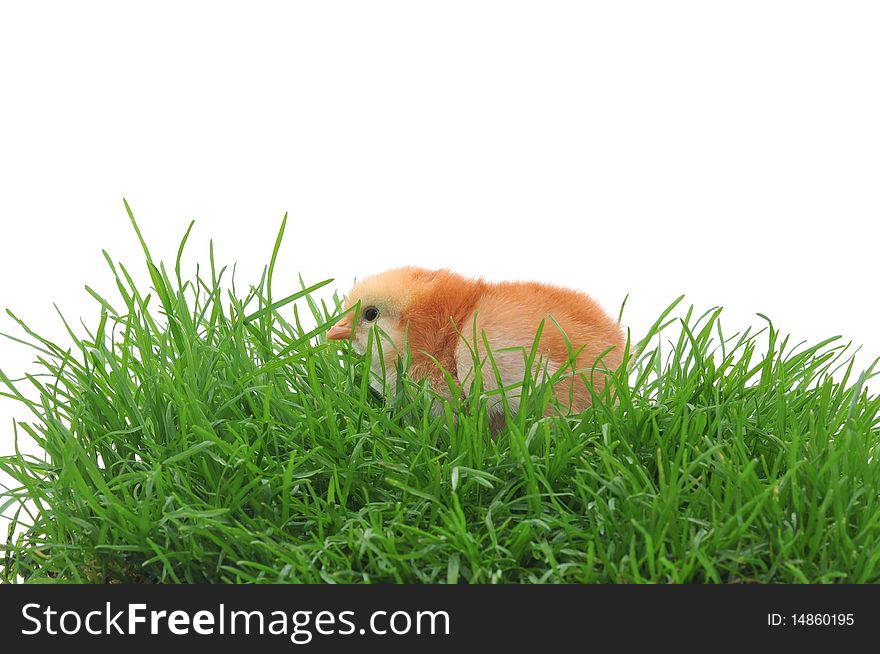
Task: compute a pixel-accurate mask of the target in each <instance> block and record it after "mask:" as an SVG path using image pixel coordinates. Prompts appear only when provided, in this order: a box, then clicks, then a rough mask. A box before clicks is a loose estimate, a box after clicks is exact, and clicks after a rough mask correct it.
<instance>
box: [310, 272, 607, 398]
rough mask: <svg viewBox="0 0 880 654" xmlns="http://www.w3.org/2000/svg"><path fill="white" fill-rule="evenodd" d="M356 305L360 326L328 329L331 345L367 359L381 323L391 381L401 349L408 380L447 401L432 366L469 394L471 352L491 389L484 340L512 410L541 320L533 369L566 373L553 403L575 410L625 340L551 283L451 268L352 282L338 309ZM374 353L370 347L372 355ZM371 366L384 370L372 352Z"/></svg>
mask: <svg viewBox="0 0 880 654" xmlns="http://www.w3.org/2000/svg"><path fill="white" fill-rule="evenodd" d="M358 304H359V305H360V310H359V315H358V316H357V320H355V316H354V315H353V313H349V314H348V315H346V316H345V317H344V318H343V319H342V320H341V321H340V322H339V323H337V324H336V325H335V326H334V327H332V328H331V329H330V331H329V332H328V333H327V338H328V339H348V338H351V339H352V343H353V345H354V347H355V349H356V350H357V351H359V352H361V353H364V352H365V351H366V349H367V343H368V335H369V331H370V329H371V328H373V327H374V326H378V327H379V328H380V330H381V331H382V332H384V334H385V336H384V337H383V341H382V344H381V345H382V347H381V351H382V356H383V358H384V363H385V370H386V376H389V377H391V379H390V380H389V381H391V382H393V375H394V371H395V369H396V366H395V364H396V360H397V358H398V357H399V356H401V355H402V354H403V351H404V350H403V348H404V347H405V346H406V344H408V345H409V350H410V353H411V363H410V368H409V374H410V376H411V377H412V378H413V379H416V380H421V379H428V380H429V381H430V383H431V386H432V388H434V390H436V391H437V392H439V393H441V394H446V395H447V396H448V384H447V382H446V380H445V378H444V375H443V373H442V371H441V370H440V369H439V368H438V366H437V364H436V363H435V361H434V360H435V359H436V361H437V362H439V363H440V365H441V366H443V368H444V369H445V370H446V371H447V372H449V373H450V374H451V375H452V376H453V377H454V378H455V379H456V381H457V382H458V383H459V385H460V386H461V387H462V388H463V389H465V390H466V389H467V388H469V386H470V384H471V383H473V379H474V368H475V363H474V361H475V357H474V355H473V354H472V352H476V354H477V360H478V361H479V364H477V365H479V366H480V369H481V371H482V378H483V388H484V389H485V390H487V391H492V390H496V389H497V388H498V383H497V382H498V380H497V378H496V374H495V369H494V368H493V366H492V364H491V363H490V362H489V361H488V357H487V356H486V351H485V350H486V346H485V342H484V338H485V341H486V342H488V344H489V350H490V352H491V354H492V357H493V359H494V362H495V367H497V369H498V376H499V377H500V379H501V382H502V385H503V386H504V390H505V393H506V395H507V398H508V402H509V406H510V408H511V410H512V411H514V412H515V411H516V410H517V409H518V407H519V395H518V392H517V390H516V387H517V385H520V386H521V384H522V380H523V377H524V375H525V370H526V365H527V364H526V357H525V355H527V354H528V353H529V352H530V351H531V348H532V346H533V344H534V341H535V336H536V333H537V330H538V328H539V326H540V324H541V323H542V321H543V322H544V328H543V331H542V333H541V338H540V342H539V344H538V360H537V361H536V363H535V366H534V367H535V372H537V373H538V374H541V371H543V370H546V371H547V372H548V373H550V374H552V373H554V372H555V371H557V370H559V369H561V368H566V370H565V371H564V374H563V375H562V376H561V379H560V380H559V381H558V382H557V383H556V385H555V390H556V394H557V397H558V399H559V401H560V402H561V403H562V404H563V405H564V406H565V407H566V408H568V409H570V410H572V411H580V410H582V409H584V408H585V407H587V406H589V404H590V400H591V397H592V396H591V394H590V391H589V388H588V386H587V384H588V383H590V384H592V386H593V388H594V389H595V391H596V392H598V391H601V389H602V387H603V385H604V381H605V372H606V370H615V369H616V368H617V367H618V366H619V365H620V362H621V358H622V356H623V345H624V338H623V333H622V330H621V327H620V324H619V323H618V322H617V321H616V320H614V319H612V318H611V317H610V316H609V315H608V314H607V313H605V311H603V310H602V308H601V307H600V306H599V305H598V304H597V303H596V302H595V301H594V300H593V299H591V298H590V297H589V296H587V295H586V294H584V293H580V292H578V291H574V290H571V289H567V288H560V287H557V286H551V285H549V284H541V283H537V282H501V283H492V282H487V281H484V280H483V279H469V278H466V277H463V276H462V275H458V274H456V273H453V272H451V271H448V270H425V269H422V268H415V267H406V268H397V269H394V270H389V271H387V272H384V273H379V274H377V275H373V276H372V277H367V278H366V279H364V280H363V281H361V282H360V283H358V284H356V285H355V287H354V288H352V290H351V292H350V293H349V294H348V296H347V297H346V303H345V308H346V310H349V309H351V308H352V307H354V306H356V305H358ZM557 324H558V326H557ZM560 328H561V329H560ZM475 330H476V331H475ZM475 334H476V341H475V339H474V335H475ZM484 335H485V336H484ZM566 338H567V339H568V341H569V344H570V349H569V345H566ZM378 351H379V348H378V347H374V354H378ZM569 352H572V353H574V354H577V356H576V361H575V363H574V366H571V365H570V364H569V363H568V362H569V359H570V354H569ZM373 368H374V370H375V371H376V372H379V371H380V370H381V368H382V362H381V361H380V360H379V358H378V356H374V357H373ZM573 370H574V371H575V373H576V374H573V372H572V371H573ZM391 387H392V388H393V387H394V384H393V383H391ZM492 397H493V398H494V399H493V405H492V407H491V408H492V409H493V410H494V411H496V412H497V411H500V410H501V408H502V406H501V401H500V397H499V395H498V394H493V396H492Z"/></svg>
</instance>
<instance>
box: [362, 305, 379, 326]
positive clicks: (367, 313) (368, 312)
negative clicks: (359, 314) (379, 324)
mask: <svg viewBox="0 0 880 654" xmlns="http://www.w3.org/2000/svg"><path fill="white" fill-rule="evenodd" d="M378 317H379V310H378V309H377V308H376V307H367V308H366V309H364V320H365V321H367V322H373V321H374V320H376V318H378Z"/></svg>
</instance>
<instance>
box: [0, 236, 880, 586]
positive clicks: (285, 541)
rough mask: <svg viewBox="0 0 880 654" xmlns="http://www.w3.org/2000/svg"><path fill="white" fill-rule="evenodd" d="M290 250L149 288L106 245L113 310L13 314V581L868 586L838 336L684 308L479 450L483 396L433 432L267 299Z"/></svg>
mask: <svg viewBox="0 0 880 654" xmlns="http://www.w3.org/2000/svg"><path fill="white" fill-rule="evenodd" d="M132 220H133V219H132ZM282 232H283V229H282ZM188 234H189V232H187V235H188ZM138 236H139V237H140V233H139V232H138ZM185 242H186V238H184V243H185ZM280 242H281V234H279V239H278V241H277V242H276V246H275V249H274V252H273V255H272V259H271V263H270V265H269V266H268V269H267V270H266V272H265V273H264V275H263V277H262V278H261V279H260V280H259V282H258V283H257V284H256V285H255V286H253V287H250V288H249V290H248V291H247V292H246V293H237V292H236V291H235V287H234V284H231V285H230V286H231V290H223V289H225V288H226V286H227V285H226V284H225V282H224V276H226V270H225V269H219V268H218V267H217V265H216V264H215V262H214V257H213V251H211V256H210V267H209V268H208V270H207V271H205V272H204V274H203V273H202V272H198V271H197V272H196V274H195V275H194V276H192V277H189V278H187V279H184V278H183V276H182V274H181V270H180V256H181V254H182V252H183V246H184V243H182V244H181V250H180V252H179V253H178V258H177V261H176V263H175V267H174V270H173V271H172V272H171V273H169V272H168V271H167V270H166V268H165V267H164V266H163V265H162V264H159V263H155V262H154V261H153V259H152V257H151V256H150V254H149V251H148V250H147V248H146V245H144V252H145V255H146V260H147V266H148V269H149V272H150V276H151V280H152V288H151V289H150V290H149V292H147V291H143V290H141V289H138V288H137V287H136V285H135V283H134V281H133V280H132V277H131V276H130V275H129V273H128V271H127V270H126V268H125V267H124V266H123V265H121V264H117V263H114V262H113V260H112V259H111V258H110V257H109V256H106V253H105V257H106V259H107V263H108V264H109V266H110V270H111V271H112V274H113V275H114V277H115V280H116V286H117V289H118V292H119V299H118V300H117V301H115V303H113V302H110V301H108V300H105V299H104V298H102V297H100V296H99V295H98V294H97V293H95V292H94V291H91V290H89V292H90V293H91V294H92V296H93V297H94V298H95V300H96V302H97V303H98V309H99V311H100V318H99V319H98V320H97V324H96V325H95V327H94V328H93V329H86V330H84V331H83V332H82V333H78V332H77V330H74V329H73V328H72V327H71V328H69V336H70V342H69V343H68V344H64V345H59V344H55V343H52V342H50V341H48V340H47V339H44V338H42V337H40V336H39V335H38V334H37V333H36V332H35V331H33V330H31V329H30V328H29V327H27V326H26V325H25V324H24V323H23V322H21V321H18V319H17V318H16V320H17V321H18V322H19V324H20V326H21V328H22V329H23V330H24V332H25V333H24V335H23V336H22V338H21V340H22V342H27V343H29V344H30V345H31V346H32V347H33V348H34V349H35V351H36V356H37V362H38V365H39V368H40V369H39V372H38V373H35V374H32V375H27V376H26V377H25V378H24V379H21V380H11V379H10V378H9V377H8V376H7V375H6V374H3V373H2V372H0V389H2V391H0V394H2V395H5V396H6V397H7V398H12V399H13V400H16V401H18V402H21V403H22V404H24V405H25V406H26V407H27V408H28V409H29V410H30V411H32V412H33V419H32V420H31V421H30V422H19V423H18V424H16V425H12V426H10V427H9V428H8V431H7V436H5V437H4V439H3V443H4V449H5V451H6V453H7V454H6V455H5V456H3V457H2V458H0V470H2V471H3V472H5V473H7V475H9V476H10V477H11V478H12V479H13V480H14V482H13V486H12V487H10V488H7V489H5V490H4V491H3V492H2V495H0V507H3V508H4V512H5V513H6V514H8V515H11V516H12V520H11V524H10V525H9V537H8V540H7V543H6V545H5V547H4V548H3V552H4V558H3V559H2V578H3V579H4V580H5V581H7V582H15V581H16V580H19V579H20V578H23V579H24V580H26V581H30V582H36V581H67V582H111V581H112V582H416V583H446V582H449V583H455V582H474V583H491V582H504V583H519V582H522V583H543V582H584V583H589V582H718V583H730V582H843V581H847V582H877V581H880V566H878V562H880V501H878V488H880V484H878V482H880V469H878V465H877V461H876V459H877V448H878V443H880V419H878V408H880V399H878V397H876V396H872V395H871V394H870V393H869V392H868V391H867V390H866V387H865V382H866V380H867V379H868V378H869V377H871V376H872V375H873V374H874V372H873V366H872V367H871V368H870V369H869V370H868V371H867V372H864V373H861V374H858V373H857V372H856V371H854V369H853V359H852V356H851V354H849V350H848V348H847V347H846V346H845V345H843V344H841V343H840V342H839V341H838V340H836V339H829V340H827V341H824V342H822V343H819V344H816V345H812V346H805V345H800V346H799V347H792V346H791V345H790V343H789V342H788V339H786V338H784V337H782V336H781V335H780V333H779V332H778V331H777V330H776V329H775V328H774V327H773V325H772V324H770V322H769V321H767V326H766V327H765V328H764V329H763V330H761V331H759V332H755V333H751V332H749V331H745V332H744V333H740V334H735V335H733V336H726V335H725V334H724V333H723V331H722V328H721V324H720V322H719V314H720V310H712V311H709V312H707V313H704V314H702V315H698V314H696V313H694V311H693V309H684V308H682V307H680V306H679V305H678V303H674V304H673V305H672V306H670V307H669V309H668V310H667V311H666V312H665V313H664V314H663V316H662V317H661V318H660V319H659V320H658V321H657V323H656V324H655V325H654V326H653V327H652V329H651V330H649V332H648V333H647V334H646V335H644V338H642V339H641V341H640V342H639V345H640V348H636V347H633V348H632V351H631V352H627V366H628V367H629V369H630V370H631V372H630V373H626V372H620V373H618V374H617V375H616V376H615V377H614V378H613V379H612V380H611V382H610V383H609V384H608V386H607V388H606V391H605V393H604V394H603V396H602V397H600V398H597V401H596V402H595V403H594V406H593V407H592V408H590V409H589V410H587V411H585V412H584V413H582V414H580V415H577V416H569V417H562V416H552V417H545V416H544V415H543V414H544V409H545V407H546V404H547V402H549V401H550V394H549V393H548V392H547V390H548V386H547V385H546V383H544V381H545V380H544V381H542V380H529V381H528V383H527V384H526V389H525V393H526V397H525V399H524V401H523V409H522V411H521V412H520V413H519V414H518V415H517V416H515V417H513V418H511V419H509V420H508V422H507V425H506V426H505V427H504V428H503V429H502V430H501V431H500V432H499V433H497V434H496V435H495V437H494V438H491V437H490V429H489V424H488V420H487V417H486V400H487V398H486V396H485V394H484V393H482V392H480V389H479V387H478V386H476V387H475V388H474V390H473V391H472V392H471V394H470V395H469V396H468V397H465V398H462V399H460V400H454V401H452V402H448V403H445V404H444V405H443V410H442V412H440V414H439V415H438V414H437V413H436V412H432V410H431V409H432V405H433V403H434V401H435V399H436V398H435V396H434V395H433V394H432V392H431V391H430V389H427V388H424V387H422V386H419V385H417V384H414V383H412V382H410V381H407V380H406V378H405V376H404V378H403V380H402V381H401V382H400V387H399V389H398V390H399V392H398V393H397V394H396V395H395V396H394V399H393V400H389V401H387V402H386V401H383V400H382V399H381V398H379V397H378V396H377V395H376V394H375V393H374V392H372V391H371V390H370V385H369V381H370V380H369V379H368V377H367V375H368V368H367V366H365V364H364V362H363V361H362V360H361V359H360V358H359V357H357V356H356V355H355V354H354V353H352V352H351V351H349V350H348V348H347V346H345V345H342V346H340V345H338V344H336V343H333V344H328V343H327V342H325V341H324V340H323V338H322V336H321V334H322V333H323V331H324V330H325V329H326V328H327V325H328V324H330V323H331V322H333V317H334V316H335V315H336V313H337V312H338V307H337V306H325V305H324V304H321V303H320V302H318V301H317V300H315V299H314V297H313V293H314V291H315V290H317V288H318V286H320V285H316V286H312V287H311V288H305V285H303V290H302V291H301V292H299V293H297V294H295V295H294V296H291V297H289V298H285V299H283V300H281V301H276V300H275V299H274V298H273V296H272V275H273V271H274V263H275V258H276V256H277V255H278V246H279V244H280ZM301 311H307V312H308V313H309V314H310V316H308V319H307V320H301V316H300V312H301ZM306 323H307V324H308V325H314V324H317V328H315V329H312V328H310V327H308V326H304V324H306ZM16 338H18V337H16ZM635 352H638V354H636V353H635ZM832 373H834V376H832ZM25 387H28V388H25ZM32 397H36V398H37V399H34V400H32V399H30V398H32ZM612 398H613V399H612ZM5 429H7V428H5V427H4V430H5ZM25 434H26V435H27V436H28V437H30V438H32V439H34V440H35V441H36V442H37V443H38V444H39V447H40V448H41V450H42V451H43V455H42V456H39V457H34V456H30V455H27V454H24V453H22V452H20V451H19V448H18V439H19V437H21V436H23V435H25ZM13 443H14V444H13Z"/></svg>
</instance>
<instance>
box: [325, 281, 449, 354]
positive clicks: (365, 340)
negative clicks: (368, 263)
mask: <svg viewBox="0 0 880 654" xmlns="http://www.w3.org/2000/svg"><path fill="white" fill-rule="evenodd" d="M431 277H432V273H431V272H430V271H427V270H424V269H421V268H413V267H407V268H396V269H394V270H389V271H387V272H383V273H379V274H377V275H373V276H371V277H367V278H365V279H363V280H362V281H360V282H358V283H357V284H355V286H354V287H353V288H352V289H351V291H349V293H348V295H347V296H346V298H345V305H344V309H345V315H344V317H343V318H342V320H340V321H339V322H338V323H336V325H334V326H333V327H332V328H331V329H330V331H328V332H327V338H328V339H330V340H347V339H349V338H350V339H351V342H352V346H353V347H354V349H355V351H357V352H358V353H359V354H364V353H365V352H366V351H367V347H368V344H369V343H370V332H371V330H373V329H374V328H376V333H375V335H374V337H373V343H374V345H373V350H374V354H375V353H378V350H379V346H377V345H376V339H377V338H378V339H380V340H381V352H382V356H383V358H384V359H385V361H386V364H393V362H394V360H396V359H397V357H398V356H400V355H402V354H403V351H404V347H405V345H406V343H405V341H406V335H407V318H408V314H409V312H410V310H411V308H412V307H413V306H414V305H416V303H417V302H418V301H419V298H420V297H423V296H424V295H425V293H427V292H428V290H429V288H430V285H431ZM377 363H378V362H377Z"/></svg>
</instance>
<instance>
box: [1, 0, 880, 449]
mask: <svg viewBox="0 0 880 654" xmlns="http://www.w3.org/2000/svg"><path fill="white" fill-rule="evenodd" d="M878 34H880V4H878V3H876V2H809V1H805V0H798V1H796V2H774V1H768V0H761V1H758V2H752V1H745V0H738V1H737V2H723V3H721V2H707V1H705V0H701V1H695V2H625V1H620V0H618V1H615V2H602V3H588V2H572V3H567V2H549V1H547V0H542V1H540V2H512V1H510V0H506V1H504V2H480V1H478V0H467V1H465V2H454V1H451V0H444V2H432V3H426V2H414V1H411V0H410V1H406V2H332V3H331V2H319V3H294V2H283V3H272V2H248V3H245V2H240V3H234V4H233V3H225V2H173V3H166V2H155V1H154V2H150V3H140V5H139V7H134V6H133V4H129V3H123V2H106V3H101V2H76V3H70V2H63V3H62V2H40V3H25V2H22V3H11V2H5V3H3V4H2V10H0V94H2V95H0V222H2V231H0V308H6V307H9V308H12V309H13V310H14V311H16V312H17V313H18V314H19V315H21V316H22V317H24V318H25V319H26V320H27V321H29V322H30V323H31V324H32V325H33V326H35V327H37V328H38V330H39V331H41V332H44V333H47V334H49V335H51V336H55V337H60V336H62V334H63V332H62V330H61V326H60V322H59V321H58V320H57V318H56V317H55V314H54V309H53V307H52V303H53V302H54V303H57V304H58V305H59V307H60V308H61V310H62V311H63V312H64V313H65V315H66V316H68V317H69V318H70V319H72V320H74V321H76V320H77V319H79V318H83V319H84V320H85V321H86V323H87V324H90V325H94V324H95V320H96V317H97V315H98V311H97V309H96V305H95V304H94V302H93V301H92V300H91V298H89V296H88V295H87V294H86V293H85V291H84V290H83V286H84V285H85V284H87V283H88V284H90V285H91V286H93V287H95V288H96V289H98V290H100V291H102V292H104V293H106V294H107V295H108V296H109V295H112V290H113V286H112V284H111V283H110V276H109V271H107V269H106V266H105V264H104V261H103V259H102V256H101V249H102V248H105V249H107V250H109V251H110V252H111V254H112V255H113V256H114V257H115V258H116V259H122V260H123V261H126V262H129V263H130V264H131V265H130V267H131V268H132V269H133V271H136V272H137V273H138V275H139V279H140V280H142V281H144V282H146V279H147V278H146V275H145V270H144V268H143V265H142V263H141V262H142V257H141V255H140V254H139V251H138V244H137V241H136V238H135V235H134V233H133V232H132V230H131V227H130V225H129V223H128V220H127V218H126V216H125V212H124V209H123V205H122V197H123V196H125V197H126V198H127V199H128V201H129V202H130V203H131V205H132V207H133V209H134V211H135V214H136V216H137V217H138V218H139V221H140V223H141V226H142V229H143V231H144V233H145V236H146V238H147V239H148V241H149V243H150V244H151V246H152V248H153V251H154V255H157V256H161V257H163V258H165V259H166V260H172V259H173V257H174V255H175V253H176V249H177V245H178V242H179V239H180V237H181V235H182V233H183V231H184V229H185V228H186V226H187V224H188V222H189V221H190V220H191V219H193V218H195V219H196V220H197V224H196V228H195V230H194V232H193V235H192V237H191V239H190V245H189V247H190V250H189V251H190V254H191V255H193V256H192V257H191V258H190V259H189V261H190V263H193V262H194V261H195V260H196V256H195V255H198V258H200V259H201V260H202V261H205V260H206V255H207V244H208V240H209V239H213V240H214V243H215V246H216V249H217V253H218V258H219V259H220V260H221V261H223V262H226V263H233V262H238V264H239V274H238V280H239V283H240V285H242V286H244V285H245V284H246V283H247V282H252V281H256V279H257V278H258V276H259V271H260V270H261V268H262V267H263V266H264V265H266V263H267V262H268V258H269V255H270V253H271V248H272V244H273V239H274V237H275V233H276V230H277V227H278V224H279V222H280V220H281V217H282V215H283V214H284V212H285V211H287V212H289V213H290V223H289V225H288V238H287V240H286V243H285V245H284V247H283V249H282V256H281V260H280V262H279V265H278V268H277V273H276V285H275V295H276V297H282V296H283V295H286V294H287V293H289V292H292V291H293V290H295V288H296V281H295V279H296V274H297V273H302V274H303V276H304V277H305V278H306V280H307V281H308V282H316V281H319V280H322V279H325V278H328V277H333V278H335V279H336V280H337V282H336V285H337V286H338V287H339V288H340V289H341V290H343V291H344V290H345V289H346V288H347V287H348V286H349V284H350V282H351V281H352V280H353V278H354V277H355V276H361V277H362V276H364V275H366V274H368V273H370V272H376V271H378V270H381V269H384V268H388V267H391V266H395V265H400V264H408V263H411V264H418V265H422V266H427V267H439V266H449V267H452V268H454V269H456V270H459V271H462V272H464V273H468V274H473V275H484V276H486V277H489V278H492V279H504V278H535V279H540V280H544V281H550V282H557V283H560V284H566V285H570V286H574V287H578V288H581V289H583V290H586V291H587V292H589V293H591V294H593V295H594V296H595V297H596V298H598V299H599V300H600V301H601V302H602V303H603V304H604V305H605V306H606V307H608V308H609V310H611V311H613V312H615V313H616V311H617V308H618V307H619V305H620V302H621V301H622V299H623V297H624V296H625V295H626V294H627V293H629V294H630V299H629V303H628V305H627V312H626V314H625V322H626V323H627V324H628V325H629V326H630V327H631V328H632V329H633V331H634V333H635V334H636V335H641V333H643V332H644V330H645V329H646V328H647V327H648V325H649V324H650V323H651V322H652V321H653V319H654V318H655V317H656V316H657V315H658V314H659V312H660V310H661V309H662V308H663V307H665V306H666V305H667V304H668V302H669V301H670V300H672V299H673V298H674V297H676V296H677V295H678V294H680V293H685V294H686V295H687V299H688V300H689V301H690V302H693V303H695V304H696V305H697V307H699V308H701V309H705V308H708V307H711V306H714V305H724V306H725V307H726V309H725V311H726V320H725V325H726V327H727V329H728V330H729V331H731V332H732V331H734V330H735V329H741V328H742V327H745V326H746V325H749V324H756V325H757V324H760V320H759V319H758V318H757V317H756V316H755V313H756V312H759V311H760V312H763V313H766V314H767V315H769V316H771V317H772V318H773V319H774V321H775V322H776V324H777V325H778V326H779V327H780V328H781V329H783V330H784V331H787V332H791V333H792V334H793V335H794V337H795V338H796V340H800V339H810V340H817V339H820V338H824V337H825V336H829V335H833V334H842V335H844V336H845V337H847V338H848V339H852V340H853V341H854V342H855V343H856V344H862V345H864V350H863V352H864V356H863V357H862V361H863V363H864V364H865V365H867V363H868V362H869V361H870V360H872V359H873V358H874V357H876V356H878V355H880V330H878V329H877V324H878V316H880V313H878V300H877V297H876V292H877V285H878V284H877V283H878V274H877V263H876V255H877V242H878V227H877V220H878V217H880V185H878V182H880V75H878V73H880V38H878ZM190 269H191V268H190ZM0 331H15V326H14V324H13V323H12V322H11V320H9V319H8V318H7V317H6V316H5V315H3V316H2V317H0ZM32 358H33V356H32V354H31V353H30V352H28V351H26V350H24V349H23V348H21V347H20V346H17V345H15V344H11V343H8V342H5V341H2V340H0V367H2V369H3V370H4V371H6V372H7V373H8V374H10V375H12V376H15V375H18V374H21V373H22V372H24V371H26V370H33V366H32V365H30V364H29V363H28V362H29V361H30V360H31V359H32ZM13 415H16V416H18V417H25V416H24V414H23V413H22V412H21V410H20V409H19V408H18V407H17V406H15V405H13V403H12V402H10V401H7V400H5V399H3V398H0V445H2V449H3V451H4V452H5V451H8V446H9V443H10V435H11V426H10V420H11V418H12V416H13Z"/></svg>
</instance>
